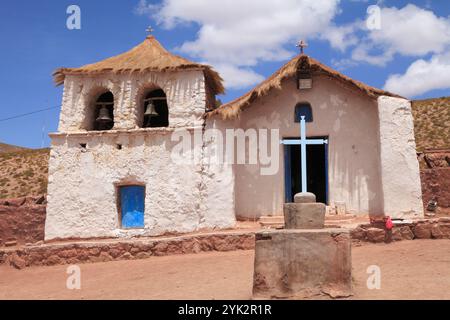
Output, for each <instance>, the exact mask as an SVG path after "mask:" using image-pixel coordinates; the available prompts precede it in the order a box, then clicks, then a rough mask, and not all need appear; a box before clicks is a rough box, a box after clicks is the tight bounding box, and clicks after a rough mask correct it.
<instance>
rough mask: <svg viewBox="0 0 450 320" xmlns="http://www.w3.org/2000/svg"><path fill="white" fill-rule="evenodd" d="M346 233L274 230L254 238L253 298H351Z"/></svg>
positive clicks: (348, 240)
mask: <svg viewBox="0 0 450 320" xmlns="http://www.w3.org/2000/svg"><path fill="white" fill-rule="evenodd" d="M351 270H352V265H351V241H350V234H349V231H348V230H345V229H317V230H295V229H294V230H277V231H264V232H260V233H257V234H256V247H255V271H254V280H253V294H254V297H255V298H259V297H262V298H299V299H300V298H312V297H317V296H324V295H326V296H329V297H332V298H338V297H347V296H350V295H351V292H352V286H351V282H352V279H351Z"/></svg>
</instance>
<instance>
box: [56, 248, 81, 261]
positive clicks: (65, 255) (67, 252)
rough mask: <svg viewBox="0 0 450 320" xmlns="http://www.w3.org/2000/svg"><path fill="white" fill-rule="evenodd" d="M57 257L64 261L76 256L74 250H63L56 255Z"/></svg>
mask: <svg viewBox="0 0 450 320" xmlns="http://www.w3.org/2000/svg"><path fill="white" fill-rule="evenodd" d="M58 256H60V257H61V258H64V259H68V258H73V257H76V256H77V250H75V249H69V250H63V251H61V252H60V253H59V254H58Z"/></svg>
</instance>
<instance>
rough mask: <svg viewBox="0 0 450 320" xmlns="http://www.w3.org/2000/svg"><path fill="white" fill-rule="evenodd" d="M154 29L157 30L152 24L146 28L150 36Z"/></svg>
mask: <svg viewBox="0 0 450 320" xmlns="http://www.w3.org/2000/svg"><path fill="white" fill-rule="evenodd" d="M153 31H155V29H153V28H152V27H151V26H149V27H148V28H147V29H145V32H147V33H148V35H149V36H150V35H151V34H152V33H153Z"/></svg>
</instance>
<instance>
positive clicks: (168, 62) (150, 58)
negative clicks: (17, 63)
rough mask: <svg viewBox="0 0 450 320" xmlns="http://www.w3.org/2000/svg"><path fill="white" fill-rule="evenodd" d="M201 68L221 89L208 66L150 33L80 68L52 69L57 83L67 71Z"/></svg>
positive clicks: (211, 83)
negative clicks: (167, 46)
mask: <svg viewBox="0 0 450 320" xmlns="http://www.w3.org/2000/svg"><path fill="white" fill-rule="evenodd" d="M179 70H203V72H204V74H205V79H206V82H207V85H208V86H209V88H210V89H211V90H212V91H213V92H214V93H215V94H221V93H224V91H225V89H224V87H223V84H222V81H223V80H222V78H221V77H220V75H219V74H218V73H217V72H216V71H214V70H213V69H212V68H211V67H210V66H208V65H203V64H199V63H195V62H192V61H189V60H187V59H184V58H182V57H180V56H177V55H173V54H171V53H170V52H168V51H167V50H166V49H164V48H163V46H162V45H161V44H160V43H159V42H158V41H157V40H156V39H155V37H153V36H149V37H147V38H146V39H145V40H144V42H142V43H141V44H139V45H137V46H136V47H134V48H133V49H131V50H130V51H128V52H125V53H122V54H119V55H117V56H114V57H111V58H108V59H106V60H103V61H100V62H97V63H93V64H88V65H85V66H82V67H80V68H60V69H57V70H56V71H55V72H54V73H53V78H54V81H55V83H56V85H61V84H63V83H64V79H65V76H66V75H68V74H89V75H92V74H96V73H107V72H111V73H130V72H146V71H179Z"/></svg>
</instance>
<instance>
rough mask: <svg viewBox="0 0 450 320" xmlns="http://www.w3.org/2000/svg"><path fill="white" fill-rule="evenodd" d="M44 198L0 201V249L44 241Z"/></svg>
mask: <svg viewBox="0 0 450 320" xmlns="http://www.w3.org/2000/svg"><path fill="white" fill-rule="evenodd" d="M45 214H46V199H45V196H36V197H25V198H16V199H8V200H0V247H3V246H15V245H24V244H27V243H35V242H39V241H42V240H44V225H45Z"/></svg>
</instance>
